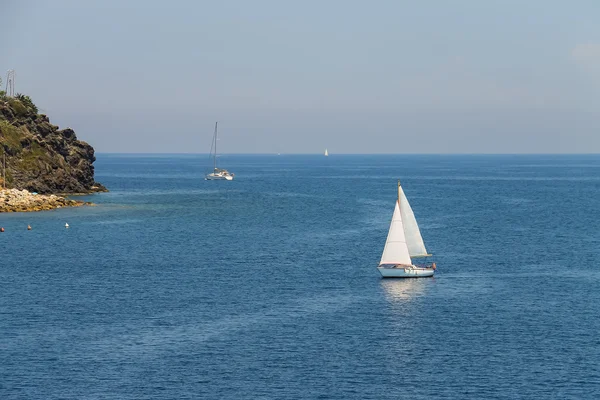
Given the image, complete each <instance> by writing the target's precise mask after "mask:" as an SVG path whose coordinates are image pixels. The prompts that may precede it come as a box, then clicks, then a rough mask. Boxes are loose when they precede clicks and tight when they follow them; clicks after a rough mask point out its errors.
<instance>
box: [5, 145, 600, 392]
mask: <svg viewBox="0 0 600 400" xmlns="http://www.w3.org/2000/svg"><path fill="white" fill-rule="evenodd" d="M207 163H208V160H207V158H206V156H192V155H178V156H177V155H107V154H101V155H99V156H98V161H97V163H96V176H97V180H98V181H100V182H102V183H104V184H105V185H106V186H107V187H109V188H110V189H111V192H110V193H105V194H98V195H94V196H89V197H88V198H89V199H91V200H92V201H94V202H95V203H97V207H84V208H76V209H60V210H54V211H49V212H42V213H19V214H0V226H3V227H4V228H5V229H6V232H4V233H2V234H0V399H198V398H207V399H299V398H309V399H399V398H406V399H565V398H570V399H598V398H600V318H599V317H600V156H399V155H398V156H350V155H348V156H342V155H333V156H330V157H329V158H325V157H322V156H292V155H289V156H286V155H282V156H266V155H265V156H242V155H232V156H224V157H222V158H221V163H222V164H223V165H224V166H225V167H227V168H229V169H230V170H231V171H233V172H235V174H236V180H235V181H233V182H214V181H211V182H208V181H204V180H203V179H202V178H203V173H204V167H205V166H206V165H207ZM397 179H401V180H402V183H403V187H404V190H405V192H406V195H407V197H408V198H409V200H410V202H411V204H412V207H413V210H414V212H415V215H416V217H417V220H418V221H419V223H420V226H421V230H422V234H423V237H424V239H425V243H426V245H427V247H428V250H430V252H432V253H434V255H435V261H436V262H437V265H438V273H437V274H436V276H435V277H434V278H426V279H418V280H382V279H381V278H380V276H379V273H378V272H377V270H376V269H375V267H376V265H377V263H378V261H379V257H380V256H381V252H382V250H383V244H384V242H385V237H386V235H387V229H388V224H389V221H390V219H391V213H392V210H393V205H394V201H395V196H396V180H397ZM65 222H68V223H69V224H70V226H71V228H70V229H65V228H64V224H65ZM27 224H30V225H31V226H32V228H33V229H32V230H31V231H27V230H26V227H27Z"/></svg>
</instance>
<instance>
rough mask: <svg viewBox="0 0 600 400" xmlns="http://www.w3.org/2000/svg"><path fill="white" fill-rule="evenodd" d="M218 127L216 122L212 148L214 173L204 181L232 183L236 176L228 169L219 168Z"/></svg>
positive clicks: (208, 175)
mask: <svg viewBox="0 0 600 400" xmlns="http://www.w3.org/2000/svg"><path fill="white" fill-rule="evenodd" d="M218 125H219V123H218V122H215V133H214V134H213V143H212V146H211V154H212V156H213V172H211V173H209V174H206V176H205V177H204V179H206V180H207V181H232V180H233V176H234V174H232V173H230V172H229V171H227V170H226V169H222V168H217V140H218V139H217V135H218ZM213 150H214V153H213Z"/></svg>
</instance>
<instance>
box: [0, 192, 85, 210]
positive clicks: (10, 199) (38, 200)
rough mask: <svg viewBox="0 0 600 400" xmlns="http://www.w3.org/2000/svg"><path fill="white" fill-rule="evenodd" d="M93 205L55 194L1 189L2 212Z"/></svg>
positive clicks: (0, 207)
mask: <svg viewBox="0 0 600 400" xmlns="http://www.w3.org/2000/svg"><path fill="white" fill-rule="evenodd" d="M83 205H93V204H92V203H90V202H84V201H79V200H71V199H66V198H64V197H62V196H56V195H54V194H51V195H45V194H36V193H32V192H29V191H27V190H19V189H0V213H2V212H27V211H45V210H53V209H55V208H62V207H79V206H83Z"/></svg>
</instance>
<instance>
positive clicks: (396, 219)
mask: <svg viewBox="0 0 600 400" xmlns="http://www.w3.org/2000/svg"><path fill="white" fill-rule="evenodd" d="M383 264H405V265H411V264H412V261H411V260H410V254H409V252H408V246H407V244H406V236H405V235H404V224H403V223H402V215H401V212H400V207H399V204H398V201H396V207H395V208H394V215H393V216H392V222H391V224H390V230H389V232H388V236H387V240H386V241H385V248H384V249H383V254H382V255H381V261H380V262H379V265H383Z"/></svg>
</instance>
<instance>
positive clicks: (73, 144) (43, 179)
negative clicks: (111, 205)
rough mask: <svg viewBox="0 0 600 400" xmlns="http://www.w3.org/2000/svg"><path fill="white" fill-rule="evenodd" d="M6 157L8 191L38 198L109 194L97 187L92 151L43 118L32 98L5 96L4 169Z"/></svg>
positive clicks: (1, 113)
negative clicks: (43, 195)
mask: <svg viewBox="0 0 600 400" xmlns="http://www.w3.org/2000/svg"><path fill="white" fill-rule="evenodd" d="M3 154H4V155H6V186H7V187H10V188H17V189H27V190H29V191H33V192H38V193H90V192H97V191H105V190H106V188H105V187H104V186H102V185H101V184H99V183H97V182H95V181H94V166H93V163H94V161H95V160H96V157H95V156H94V149H93V148H92V146H90V145H89V144H87V143H86V142H83V141H81V140H77V136H76V135H75V132H74V131H73V130H72V129H71V128H66V129H62V130H61V129H59V127H58V126H56V125H52V124H51V123H50V120H49V119H48V117H47V116H46V115H44V114H38V108H37V107H36V106H35V104H34V103H33V101H32V100H31V99H30V98H29V96H25V95H21V94H17V95H16V96H15V97H8V96H6V94H5V93H4V92H2V91H0V164H1V160H2V155H3ZM0 172H1V165H0ZM1 184H2V176H1V174H0V185H1Z"/></svg>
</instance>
